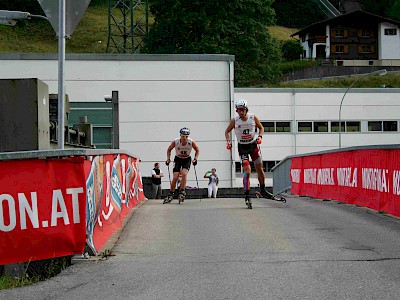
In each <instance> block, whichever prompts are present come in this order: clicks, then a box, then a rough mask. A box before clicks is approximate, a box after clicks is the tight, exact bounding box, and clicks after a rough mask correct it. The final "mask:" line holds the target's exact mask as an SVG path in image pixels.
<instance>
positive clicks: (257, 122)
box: [254, 115, 264, 137]
mask: <svg viewBox="0 0 400 300" xmlns="http://www.w3.org/2000/svg"><path fill="white" fill-rule="evenodd" d="M254 121H256V127H257V128H258V135H259V136H261V137H262V135H263V134H264V126H263V125H262V124H261V122H260V120H259V119H258V118H257V116H256V115H254Z"/></svg>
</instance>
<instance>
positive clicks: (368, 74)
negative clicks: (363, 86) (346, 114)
mask: <svg viewBox="0 0 400 300" xmlns="http://www.w3.org/2000/svg"><path fill="white" fill-rule="evenodd" d="M386 74H387V71H386V69H382V70H377V71H374V72H370V73H366V74H364V75H362V76H360V77H358V78H357V79H356V80H354V81H353V82H352V83H351V84H350V85H349V87H348V88H347V89H346V92H345V93H344V94H343V97H342V101H340V106H339V149H341V148H342V135H341V133H342V124H341V115H342V104H343V100H344V97H346V94H347V92H348V91H349V90H350V89H351V88H352V87H353V85H354V84H355V83H356V82H358V81H359V80H361V79H362V78H365V77H367V76H372V75H379V76H383V75H386Z"/></svg>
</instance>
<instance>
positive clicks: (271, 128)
mask: <svg viewBox="0 0 400 300" xmlns="http://www.w3.org/2000/svg"><path fill="white" fill-rule="evenodd" d="M261 125H262V126H264V131H265V132H275V123H274V122H261Z"/></svg>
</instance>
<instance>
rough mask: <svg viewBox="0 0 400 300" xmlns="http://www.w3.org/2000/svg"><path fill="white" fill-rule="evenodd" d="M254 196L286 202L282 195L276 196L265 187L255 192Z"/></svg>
mask: <svg viewBox="0 0 400 300" xmlns="http://www.w3.org/2000/svg"><path fill="white" fill-rule="evenodd" d="M256 197H257V198H264V199H268V200H273V201H279V202H283V203H286V199H285V198H284V197H282V196H280V197H277V196H275V195H274V194H272V193H270V192H268V191H267V190H266V189H261V190H260V192H256Z"/></svg>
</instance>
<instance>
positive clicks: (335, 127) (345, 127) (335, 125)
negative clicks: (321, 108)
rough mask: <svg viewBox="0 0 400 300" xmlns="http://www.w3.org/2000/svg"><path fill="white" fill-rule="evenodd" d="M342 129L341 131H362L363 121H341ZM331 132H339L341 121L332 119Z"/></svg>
mask: <svg viewBox="0 0 400 300" xmlns="http://www.w3.org/2000/svg"><path fill="white" fill-rule="evenodd" d="M340 123H341V129H340V132H360V131H361V122H359V121H347V122H343V121H342V122H340ZM331 132H339V122H335V121H332V122H331Z"/></svg>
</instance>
